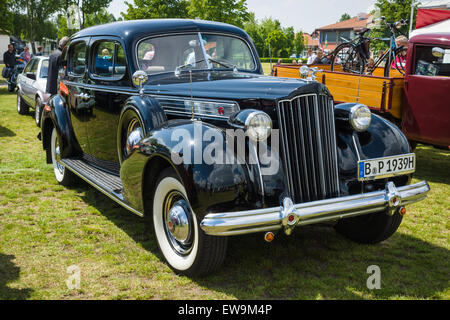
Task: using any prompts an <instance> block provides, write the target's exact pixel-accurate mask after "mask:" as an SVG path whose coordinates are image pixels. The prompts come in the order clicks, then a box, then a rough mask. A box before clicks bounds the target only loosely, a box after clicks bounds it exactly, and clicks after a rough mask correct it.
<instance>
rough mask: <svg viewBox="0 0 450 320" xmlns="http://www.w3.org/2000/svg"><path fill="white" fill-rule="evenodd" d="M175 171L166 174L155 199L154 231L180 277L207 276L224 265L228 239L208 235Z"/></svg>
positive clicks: (163, 175)
mask: <svg viewBox="0 0 450 320" xmlns="http://www.w3.org/2000/svg"><path fill="white" fill-rule="evenodd" d="M187 199H188V197H187V194H186V190H185V188H184V186H183V184H182V183H181V182H180V180H179V179H178V177H177V176H176V174H175V172H174V170H173V169H171V168H170V169H166V170H164V171H163V172H162V173H161V175H160V177H159V179H158V181H157V183H156V187H155V192H154V196H153V227H154V231H155V235H156V240H157V242H158V246H159V249H160V250H161V253H162V254H163V256H164V258H165V260H166V261H167V263H168V264H169V266H170V267H171V268H172V269H173V270H174V271H175V272H177V273H181V274H185V275H188V276H194V277H195V276H203V275H206V274H209V273H211V272H213V271H214V270H215V269H217V268H218V267H219V266H220V265H221V264H222V262H223V260H224V258H225V253H226V245H227V238H226V237H214V236H208V235H206V234H205V233H204V232H203V230H201V228H200V226H199V222H198V220H197V217H196V215H195V213H194V212H193V211H192V209H191V208H190V205H189V202H188V200H187Z"/></svg>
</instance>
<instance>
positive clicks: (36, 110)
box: [34, 103, 41, 123]
mask: <svg viewBox="0 0 450 320" xmlns="http://www.w3.org/2000/svg"><path fill="white" fill-rule="evenodd" d="M40 111H41V106H40V104H39V103H36V109H35V110H34V117H35V119H36V123H39V120H40V119H39V114H40Z"/></svg>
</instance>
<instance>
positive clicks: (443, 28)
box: [409, 19, 450, 38]
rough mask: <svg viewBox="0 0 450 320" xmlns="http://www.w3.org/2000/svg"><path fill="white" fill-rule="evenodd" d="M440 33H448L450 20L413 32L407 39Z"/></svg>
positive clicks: (449, 31)
mask: <svg viewBox="0 0 450 320" xmlns="http://www.w3.org/2000/svg"><path fill="white" fill-rule="evenodd" d="M442 32H446V33H450V19H447V20H444V21H441V22H437V23H434V24H430V25H428V26H426V27H423V28H420V29H416V30H413V31H411V33H410V34H409V37H410V38H411V37H413V36H417V35H418V34H427V33H442Z"/></svg>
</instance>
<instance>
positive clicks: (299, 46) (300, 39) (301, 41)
mask: <svg viewBox="0 0 450 320" xmlns="http://www.w3.org/2000/svg"><path fill="white" fill-rule="evenodd" d="M305 48H306V45H305V37H304V36H303V32H302V31H299V32H297V34H296V35H295V39H294V53H295V54H301V53H302V52H303V50H305Z"/></svg>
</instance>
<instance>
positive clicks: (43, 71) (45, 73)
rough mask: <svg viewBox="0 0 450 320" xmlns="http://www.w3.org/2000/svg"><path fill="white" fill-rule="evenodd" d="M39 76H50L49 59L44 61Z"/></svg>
mask: <svg viewBox="0 0 450 320" xmlns="http://www.w3.org/2000/svg"><path fill="white" fill-rule="evenodd" d="M39 77H40V78H47V77H48V60H44V61H42V65H41V73H40V75H39Z"/></svg>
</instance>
